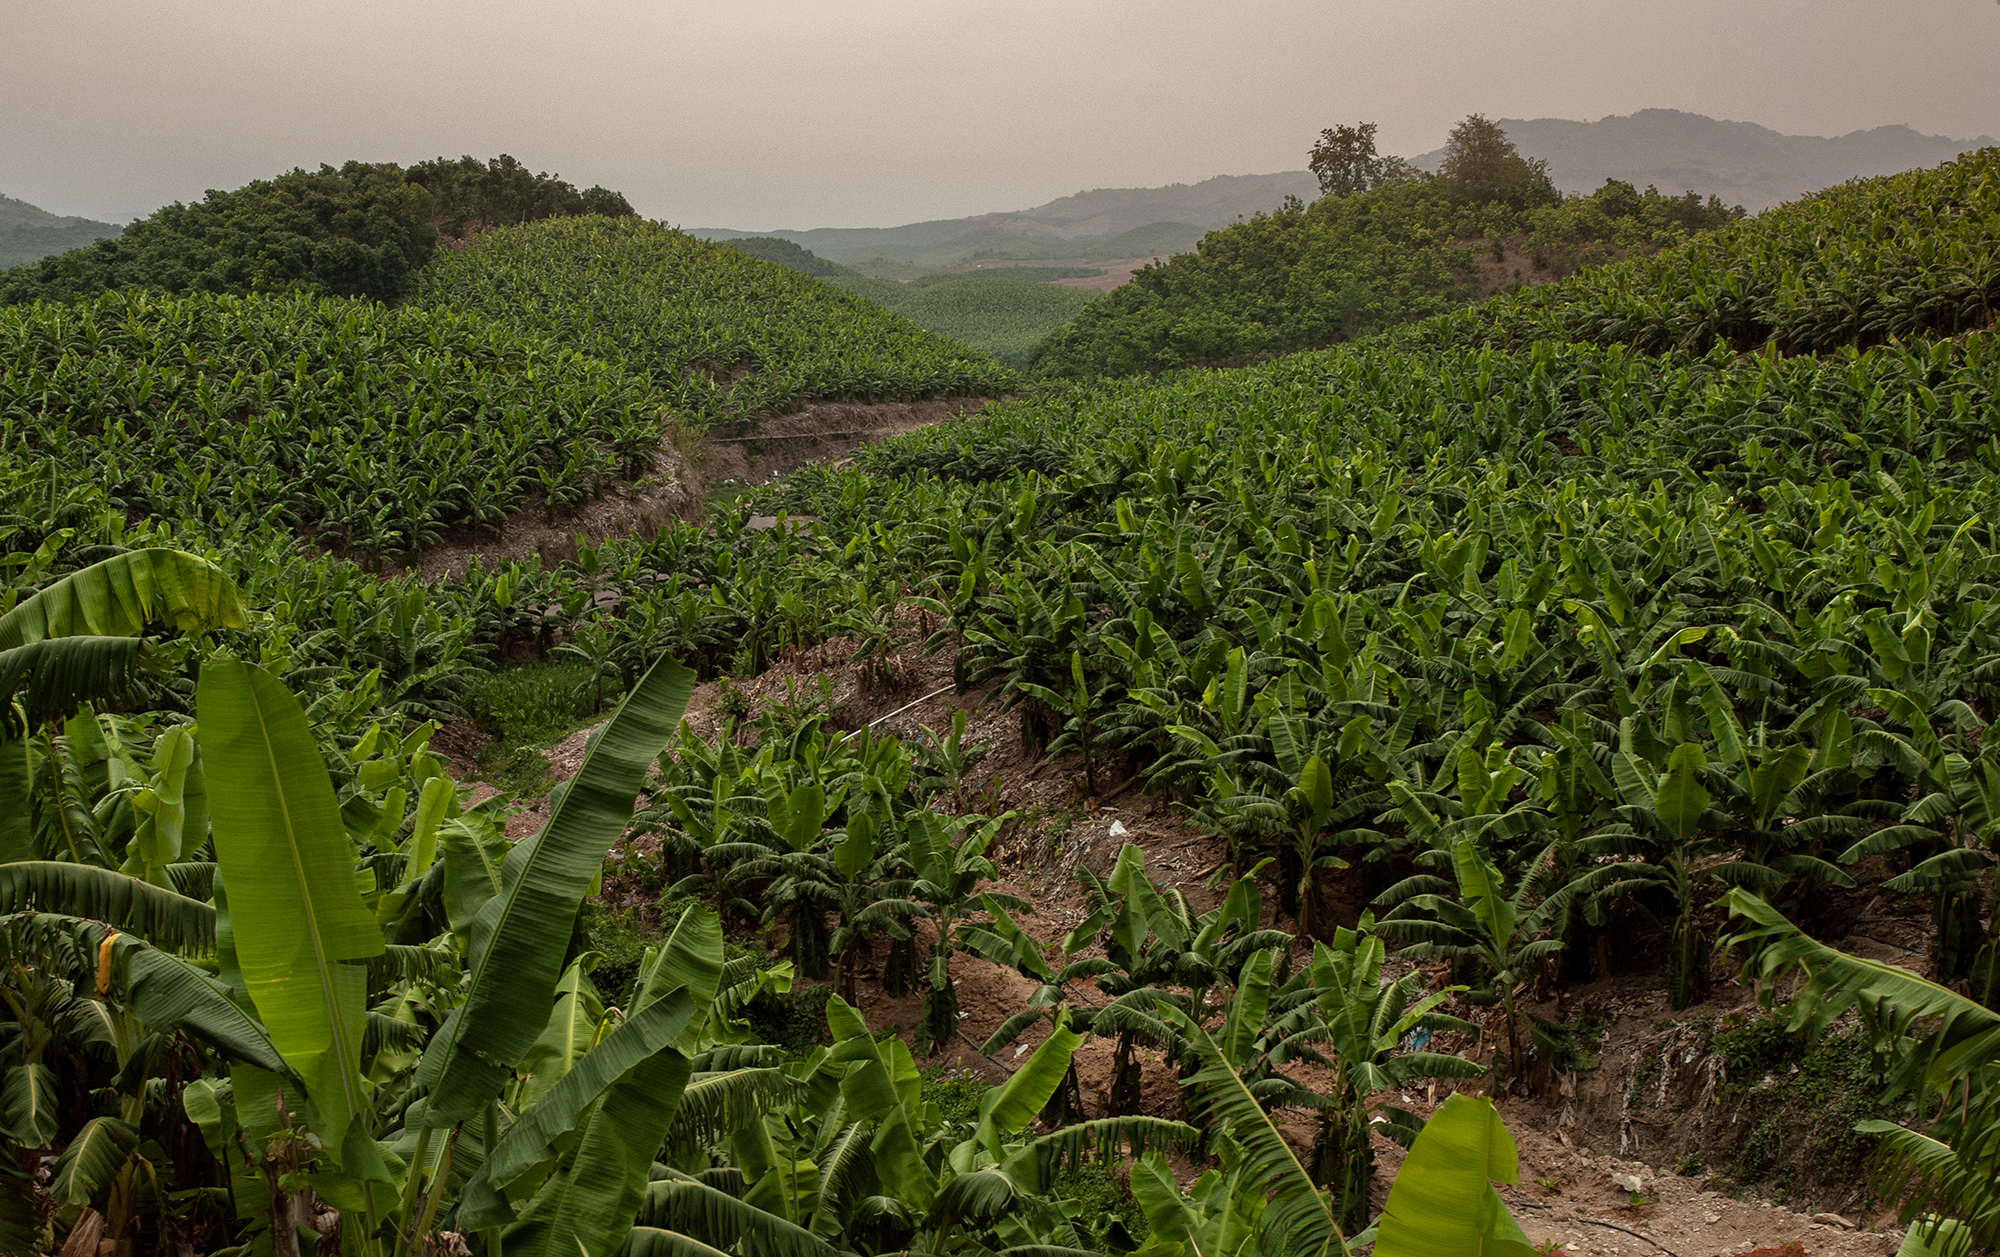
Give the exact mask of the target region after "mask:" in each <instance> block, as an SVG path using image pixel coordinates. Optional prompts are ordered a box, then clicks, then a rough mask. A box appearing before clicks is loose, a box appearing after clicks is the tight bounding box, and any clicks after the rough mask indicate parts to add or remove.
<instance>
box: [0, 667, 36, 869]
mask: <svg viewBox="0 0 2000 1257" xmlns="http://www.w3.org/2000/svg"><path fill="white" fill-rule="evenodd" d="M5 702H6V695H5V691H0V703H5ZM8 723H9V717H8V716H7V715H6V714H5V713H0V863H7V864H12V863H16V862H18V861H21V860H32V859H34V858H35V856H36V855H37V854H38V853H37V852H36V850H35V827H34V822H33V819H32V813H31V812H30V810H29V806H28V797H29V796H28V791H29V786H30V783H31V782H32V781H33V779H34V770H33V768H32V767H31V765H30V764H29V761H28V744H27V742H26V741H25V740H23V739H19V738H9V737H7V736H6V734H7V728H6V726H7V724H8Z"/></svg>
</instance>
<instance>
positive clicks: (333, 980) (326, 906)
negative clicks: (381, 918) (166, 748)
mask: <svg viewBox="0 0 2000 1257" xmlns="http://www.w3.org/2000/svg"><path fill="white" fill-rule="evenodd" d="M195 709H196V712H197V715H198V717H199V730H200V731H199V737H200V740H201V750H202V758H203V760H204V761H205V762H206V764H207V766H208V770H209V772H210V773H211V774H213V776H214V777H215V780H216V782H217V784H218V787H219V788H218V789H217V790H216V791H215V793H214V797H213V798H212V799H211V801H210V813H211V823H212V826H213V832H214V836H215V852H216V860H217V862H218V863H219V864H220V865H221V870H222V872H223V873H224V874H225V875H226V876H227V878H228V882H229V900H228V902H229V905H230V907H229V914H230V925H231V935H232V941H233V943H234V946H235V951H236V962H237V966H238V969H239V971H240V972H241V973H242V975H243V983H244V987H245V989H246V990H247V991H248V992H249V995H250V1000H251V1003H253V1004H254V1005H255V1006H256V1008H257V1013H258V1016H259V1017H260V1018H261V1019H262V1020H263V1023H264V1026H265V1028H266V1029H267V1030H268V1031H269V1033H270V1036H271V1042H272V1043H274V1044H275V1045H276V1046H277V1049H278V1051H279V1053H280V1054H281V1055H282V1056H283V1057H284V1058H285V1060H286V1062H287V1063H289V1064H290V1065H291V1067H292V1069H293V1070H294V1071H296V1072H297V1074H298V1076H299V1077H300V1078H301V1079H303V1080H304V1081H305V1084H306V1094H307V1096H308V1098H310V1099H311V1101H312V1102H313V1104H314V1107H315V1108H316V1110H317V1111H318V1114H319V1117H320V1120H321V1123H322V1125H323V1129H321V1130H320V1131H319V1132H318V1134H319V1135H320V1138H321V1139H322V1140H323V1141H324V1143H325V1145H326V1146H327V1147H329V1148H337V1147H339V1146H340V1145H341V1142H342V1139H343V1138H344V1136H345V1135H346V1133H347V1124H348V1122H349V1121H350V1120H351V1119H352V1118H353V1116H354V1115H355V1114H356V1113H359V1112H360V1111H361V1110H362V1109H363V1107H364V1106H365V1105H366V1103H367V1100H366V1097H365V1095H364V1094H363V1091H362V1085H361V1033H362V1026H363V1022H364V1017H365V1011H366V1010H365V1009H364V1007H363V1000H364V997H365V995H366V993H367V972H366V970H364V969H363V968H362V967H361V966H359V965H354V964H349V963H347V962H349V961H354V960H363V959H366V958H367V957H370V956H377V955H380V954H381V953H382V931H381V929H380V928H379V927H378V926H377V925H376V924H375V918H374V916H373V914H371V913H370V912H369V911H368V908H367V905H366V904H364V903H363V902H362V899H361V894H360V892H359V891H358V890H357V889H356V888H355V881H354V848H353V847H352V845H351V844H350V843H349V841H348V837H347V830H346V828H345V827H344V826H343V825H342V824H341V819H340V808H339V805H338V804H337V803H336V802H335V801H334V794H333V781H332V779H331V778H330V777H329V776H328V775H327V771H326V765H325V763H323V762H322V761H321V759H320V756H319V747H318V745H317V744H316V743H315V742H314V741H313V737H312V731H311V730H310V729H309V728H308V727H307V725H306V717H305V712H304V710H303V709H302V708H300V706H299V702H298V700H297V699H296V698H294V697H292V695H291V694H290V692H288V691H287V690H286V689H285V687H284V686H283V685H280V684H279V683H278V680H277V678H275V677H273V676H271V675H270V674H269V673H267V672H265V671H264V670H263V669H261V668H258V667H255V666H253V665H251V664H248V663H244V662H242V661H240V660H233V659H217V660H211V661H210V662H209V663H208V664H207V665H206V666H204V667H203V668H202V674H201V681H200V684H199V685H198V686H197V688H196V692H195Z"/></svg>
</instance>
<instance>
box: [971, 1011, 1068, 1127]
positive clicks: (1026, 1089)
mask: <svg viewBox="0 0 2000 1257" xmlns="http://www.w3.org/2000/svg"><path fill="white" fill-rule="evenodd" d="M1082 1042H1083V1036H1082V1035H1080V1034H1078V1033H1077V1032H1076V1031H1074V1030H1072V1029H1070V1028H1069V1010H1068V1009H1064V1010H1062V1011H1061V1012H1058V1013H1057V1014H1056V1024H1055V1027H1054V1028H1053V1029H1052V1030H1050V1031H1049V1037H1048V1038H1046V1039H1043V1040H1042V1041H1041V1043H1040V1044H1039V1045H1038V1046H1037V1047H1036V1048H1035V1051H1034V1054H1033V1055H1032V1056H1030V1057H1028V1059H1027V1061H1026V1062H1025V1063H1023V1064H1022V1066H1021V1067H1020V1068H1019V1069H1017V1070H1015V1071H1014V1072H1013V1073H1012V1074H1011V1075H1009V1076H1008V1078H1007V1081H1006V1082H1003V1083H1001V1084H1000V1085H999V1086H998V1087H997V1088H995V1089H994V1090H993V1091H992V1092H990V1093H989V1097H990V1098H989V1099H988V1100H987V1102H986V1103H985V1104H984V1105H983V1106H982V1108H983V1110H984V1111H983V1112H982V1113H981V1114H980V1117H979V1126H978V1128H977V1129H976V1130H975V1131H974V1132H973V1135H972V1139H973V1142H974V1143H976V1144H978V1145H979V1146H981V1147H983V1148H985V1149H986V1150H987V1151H988V1152H990V1153H992V1154H993V1155H994V1156H995V1157H998V1156H1000V1143H1001V1141H1002V1140H1003V1139H1011V1138H1013V1137H1014V1136H1015V1135H1018V1134H1020V1133H1021V1132H1022V1131H1023V1130H1025V1129H1026V1128H1027V1125H1028V1123H1029V1122H1032V1121H1034V1120H1035V1114H1037V1113H1039V1112H1041V1111H1042V1109H1043V1107H1044V1106H1046V1105H1047V1104H1048V1102H1049V1097H1050V1096H1053V1095H1054V1094H1055V1093H1056V1088H1057V1087H1060V1086H1061V1085H1062V1080H1063V1078H1064V1076H1065V1075H1067V1074H1068V1073H1069V1063H1070V1058H1071V1057H1073V1056H1075V1055H1076V1049H1077V1047H1078V1046H1079V1045H1080V1044H1082Z"/></svg>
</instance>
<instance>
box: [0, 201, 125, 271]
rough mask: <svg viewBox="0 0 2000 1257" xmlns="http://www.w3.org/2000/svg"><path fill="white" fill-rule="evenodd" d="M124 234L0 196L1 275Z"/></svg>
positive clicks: (117, 228)
mask: <svg viewBox="0 0 2000 1257" xmlns="http://www.w3.org/2000/svg"><path fill="white" fill-rule="evenodd" d="M121 230H123V229H122V228H120V227H117V226H114V225H113V224H111V223H100V222H95V221H92V220H91V219H88V218H74V217H64V216H62V215H58V214H51V213H49V212H48V211H47V210H43V209H38V208H36V207H35V206H33V205H30V204H28V203H27V202H26V201H17V200H15V199H14V198H13V197H10V196H0V271H4V270H7V269H8V268H10V267H15V266H20V265H22V264H23V263H27V262H35V261H39V260H41V259H42V258H45V257H47V256H49V255H50V254H52V253H62V252H65V251H67V250H69V249H77V248H81V247H83V246H84V245H87V244H90V243H92V242H94V241H97V240H102V239H104V238H105V237H107V236H116V235H117V234H118V233H119V232H120V231H121Z"/></svg>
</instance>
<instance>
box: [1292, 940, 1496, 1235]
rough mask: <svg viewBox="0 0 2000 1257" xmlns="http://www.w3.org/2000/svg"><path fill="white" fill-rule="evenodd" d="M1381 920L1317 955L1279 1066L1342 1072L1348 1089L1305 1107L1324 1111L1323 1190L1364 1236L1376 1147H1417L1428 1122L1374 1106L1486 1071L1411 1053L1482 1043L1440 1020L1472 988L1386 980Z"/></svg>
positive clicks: (1462, 1026) (1457, 1059) (1317, 1170)
mask: <svg viewBox="0 0 2000 1257" xmlns="http://www.w3.org/2000/svg"><path fill="white" fill-rule="evenodd" d="M1372 924H1373V920H1372V919H1371V918H1370V917H1369V916H1368V915H1367V914H1363V917H1362V922H1361V928H1360V929H1358V930H1347V929H1340V930H1336V931H1335V932H1334V938H1333V942H1332V944H1331V945H1328V944H1327V943H1323V942H1322V943H1316V944H1314V946H1313V959H1312V968H1311V990H1312V999H1311V1001H1310V1002H1309V1003H1308V1004H1306V1005H1304V1006H1302V1007H1301V1008H1299V1009H1298V1010H1296V1011H1295V1012H1293V1013H1292V1014H1291V1015H1289V1016H1286V1017H1283V1018H1281V1019H1279V1020H1278V1022H1277V1024H1276V1026H1275V1027H1274V1034H1275V1036H1276V1037H1277V1038H1278V1044H1277V1046H1276V1047H1274V1048H1273V1050H1272V1053H1271V1059H1272V1061H1273V1062H1274V1063H1277V1064H1282V1063H1283V1062H1284V1061H1286V1060H1289V1059H1295V1058H1296V1059H1303V1060H1310V1061H1313V1062H1315V1063H1318V1064H1321V1065H1325V1066H1327V1067H1328V1068H1330V1069H1332V1070H1334V1071H1335V1073H1336V1074H1337V1075H1338V1078H1339V1081H1338V1083H1337V1084H1336V1087H1335V1090H1334V1092H1333V1093H1332V1094H1331V1095H1321V1094H1319V1093H1317V1092H1313V1091H1310V1090H1307V1089H1305V1088H1298V1089H1296V1090H1295V1091H1294V1092H1293V1093H1292V1094H1293V1098H1294V1100H1295V1102H1297V1103H1301V1104H1304V1105H1306V1106H1307V1107H1309V1108H1313V1109H1317V1110H1318V1111H1319V1130H1318V1133H1317V1134H1316V1135H1315V1137H1314V1140H1313V1152H1312V1165H1311V1167H1310V1168H1311V1171H1312V1176H1313V1181H1314V1182H1316V1183H1320V1184H1322V1185H1327V1186H1330V1187H1332V1188H1333V1189H1334V1192H1335V1199H1336V1202H1337V1206H1336V1207H1337V1211H1338V1216H1339V1218H1340V1222H1341V1225H1342V1226H1343V1227H1344V1228H1346V1229H1347V1230H1349V1231H1354V1232H1358V1231H1359V1230H1360V1229H1361V1228H1362V1227H1364V1226H1366V1225H1367V1222H1368V1200H1369V1190H1370V1188H1371V1186H1372V1185H1373V1181H1374V1177H1375V1155H1374V1150H1373V1146H1372V1136H1373V1133H1374V1130H1375V1129H1376V1128H1377V1127H1380V1128H1381V1129H1382V1131H1383V1132H1384V1133H1385V1134H1387V1135H1388V1136H1389V1137H1390V1138H1393V1139H1396V1140H1397V1141H1398V1142H1400V1143H1402V1144H1404V1146H1405V1147H1407V1146H1409V1141H1410V1140H1411V1139H1412V1138H1414V1137H1415V1136H1416V1135H1417V1132H1418V1130H1419V1129H1420V1128H1421V1127H1422V1125H1423V1123H1422V1121H1421V1120H1420V1119H1419V1118H1417V1116H1416V1115H1415V1114H1413V1113H1410V1112H1409V1111H1407V1110H1405V1109H1401V1108H1398V1107H1396V1106H1395V1105H1393V1104H1387V1103H1371V1102H1370V1097H1371V1096H1376V1095H1380V1094H1382V1093H1384V1092H1388V1091H1396V1090H1399V1089H1402V1090H1406V1089H1407V1088H1408V1087H1409V1085H1410V1084H1411V1083H1412V1082H1416V1081H1420V1080H1426V1079H1431V1080H1434V1079H1439V1078H1475V1077H1477V1076H1478V1075H1479V1074H1480V1073H1481V1072H1482V1071H1481V1069H1480V1068H1479V1066H1478V1065H1477V1064H1475V1063H1473V1062H1472V1061H1468V1060H1466V1059H1465V1058H1464V1057H1461V1056H1453V1055H1450V1054H1447V1053H1441V1052H1423V1051H1403V1050H1401V1049H1402V1047H1403V1044H1404V1041H1405V1039H1406V1038H1407V1037H1408V1036H1409V1035H1410V1034H1412V1033H1413V1032H1415V1031H1417V1030H1425V1031H1437V1030H1457V1031H1461V1032H1464V1033H1467V1034H1472V1035H1474V1036H1476V1035H1477V1034H1478V1029H1477V1027H1475V1026H1473V1025H1472V1024H1471V1023H1470V1022H1467V1021H1462V1020H1460V1019H1459V1018H1456V1017H1451V1016H1447V1015H1445V1014H1443V1013H1440V1012H1438V1011H1436V1010H1437V1006H1438V1005H1439V1004H1442V1003H1444V1002H1445V1001H1446V1000H1448V999H1450V998H1451V997H1452V996H1453V995H1455V994H1457V993H1459V992H1462V991H1463V990H1464V989H1465V988H1464V987H1445V988H1444V989H1442V990H1439V991H1432V992H1429V993H1425V991H1424V988H1425V986H1426V983H1427V979H1426V977H1425V975H1424V973H1423V971H1422V970H1419V969H1412V970H1410V971H1409V972H1408V973H1406V974H1404V975H1403V976H1402V977H1400V978H1395V979H1388V978H1384V977H1383V975H1382V962H1383V959H1384V955H1385V948H1384V947H1383V944H1382V940H1381V939H1380V938H1379V937H1377V936H1375V935H1373V934H1371V933H1369V932H1368V930H1369V927H1370V926H1371V925H1372Z"/></svg>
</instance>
